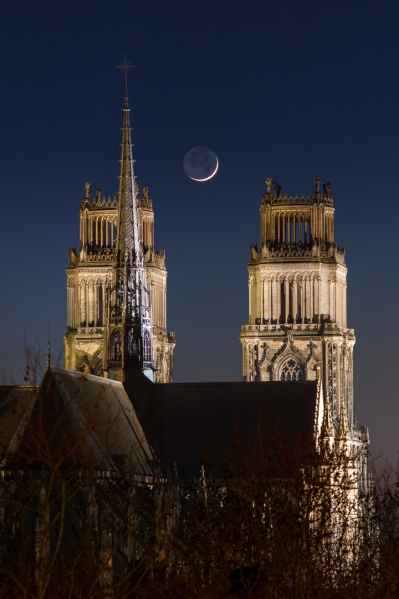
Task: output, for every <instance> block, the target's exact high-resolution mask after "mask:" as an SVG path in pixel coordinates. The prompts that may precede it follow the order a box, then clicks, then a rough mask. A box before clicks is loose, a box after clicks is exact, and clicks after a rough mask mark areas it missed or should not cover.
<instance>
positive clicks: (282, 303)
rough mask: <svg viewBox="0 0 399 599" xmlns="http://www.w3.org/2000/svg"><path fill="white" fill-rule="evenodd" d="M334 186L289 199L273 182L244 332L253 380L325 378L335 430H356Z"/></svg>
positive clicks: (263, 210) (247, 374)
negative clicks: (343, 425) (342, 425)
mask: <svg viewBox="0 0 399 599" xmlns="http://www.w3.org/2000/svg"><path fill="white" fill-rule="evenodd" d="M334 210H335V208H334V200H333V197H332V193H331V185H330V184H329V183H327V184H325V185H323V187H322V188H321V185H320V179H319V178H318V177H317V178H316V179H315V184H314V189H313V193H312V194H311V195H310V196H308V197H304V196H290V195H286V194H284V193H282V192H281V188H280V187H279V186H277V185H275V184H273V182H272V180H271V179H267V181H266V192H265V194H264V196H263V198H262V202H261V205H260V229H261V245H260V248H259V249H258V248H257V247H256V246H255V247H252V248H251V258H250V262H249V266H248V270H249V321H248V324H247V325H245V326H243V327H242V328H241V344H242V350H243V363H242V364H243V375H244V378H245V380H247V381H254V380H260V381H280V380H283V381H298V380H312V379H315V378H316V376H317V371H319V373H320V375H321V378H322V381H323V386H324V388H323V392H324V397H325V398H326V399H327V400H328V405H329V406H330V410H331V417H332V420H333V422H334V423H335V425H338V424H339V423H340V419H341V416H343V415H344V418H343V420H345V421H346V422H347V424H348V426H349V429H350V430H353V426H354V423H353V346H354V344H355V334H354V331H353V329H349V328H348V326H347V318H346V291H347V284H346V275H347V267H346V263H345V252H344V250H343V249H342V248H340V247H338V246H337V244H336V242H335V237H334Z"/></svg>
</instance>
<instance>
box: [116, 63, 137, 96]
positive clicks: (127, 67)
mask: <svg viewBox="0 0 399 599" xmlns="http://www.w3.org/2000/svg"><path fill="white" fill-rule="evenodd" d="M116 68H117V69H119V71H121V73H122V77H123V86H124V92H125V98H124V100H125V106H127V105H128V104H129V87H128V77H129V71H131V70H133V69H134V68H135V65H133V64H130V62H129V61H128V59H127V57H126V56H125V57H124V59H123V62H122V64H119V65H118V66H117V67H116Z"/></svg>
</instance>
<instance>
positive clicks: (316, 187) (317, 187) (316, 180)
mask: <svg viewBox="0 0 399 599" xmlns="http://www.w3.org/2000/svg"><path fill="white" fill-rule="evenodd" d="M314 195H315V197H316V198H319V197H320V177H315V178H314Z"/></svg>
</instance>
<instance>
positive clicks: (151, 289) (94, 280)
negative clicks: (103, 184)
mask: <svg viewBox="0 0 399 599" xmlns="http://www.w3.org/2000/svg"><path fill="white" fill-rule="evenodd" d="M133 168H134V160H133V155H132V140H131V127H130V109H129V104H128V98H127V92H126V97H125V99H124V103H123V108H122V144H121V162H120V176H119V190H118V194H117V196H115V197H105V196H104V195H103V194H102V193H101V191H99V190H97V191H96V192H95V194H93V193H92V187H91V185H90V184H89V183H86V184H85V188H84V196H83V198H82V200H81V203H80V248H79V250H76V249H71V250H70V251H69V265H68V268H67V271H66V273H67V331H66V334H65V340H64V346H65V367H66V368H68V369H72V370H82V371H85V372H92V373H93V374H97V375H102V376H109V377H110V378H115V379H118V380H122V381H125V378H126V372H127V371H128V370H129V368H137V367H138V368H140V369H142V370H143V371H144V372H145V373H146V374H147V376H149V378H151V379H152V380H154V381H155V382H170V380H171V377H172V364H173V351H174V347H175V337H174V334H172V333H168V331H167V325H166V295H167V286H166V285H167V270H166V266H165V251H164V250H161V251H157V250H156V249H155V246H154V209H153V203H152V200H151V198H150V195H149V190H148V188H147V187H144V188H143V189H142V190H141V191H140V190H139V188H138V185H137V182H136V179H135V175H134V170H133Z"/></svg>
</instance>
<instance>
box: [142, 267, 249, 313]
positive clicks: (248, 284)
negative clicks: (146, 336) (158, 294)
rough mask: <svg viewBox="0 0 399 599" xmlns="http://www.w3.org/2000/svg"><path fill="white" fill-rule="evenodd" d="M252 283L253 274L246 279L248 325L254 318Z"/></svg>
mask: <svg viewBox="0 0 399 599" xmlns="http://www.w3.org/2000/svg"><path fill="white" fill-rule="evenodd" d="M253 282H254V276H253V274H250V275H249V279H248V309H249V319H248V320H249V324H252V323H253V317H254V314H253V306H252V295H253ZM154 291H155V290H154ZM153 297H154V299H155V294H154V295H153ZM154 307H155V306H154ZM152 316H153V318H154V319H155V314H153V315H152Z"/></svg>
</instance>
